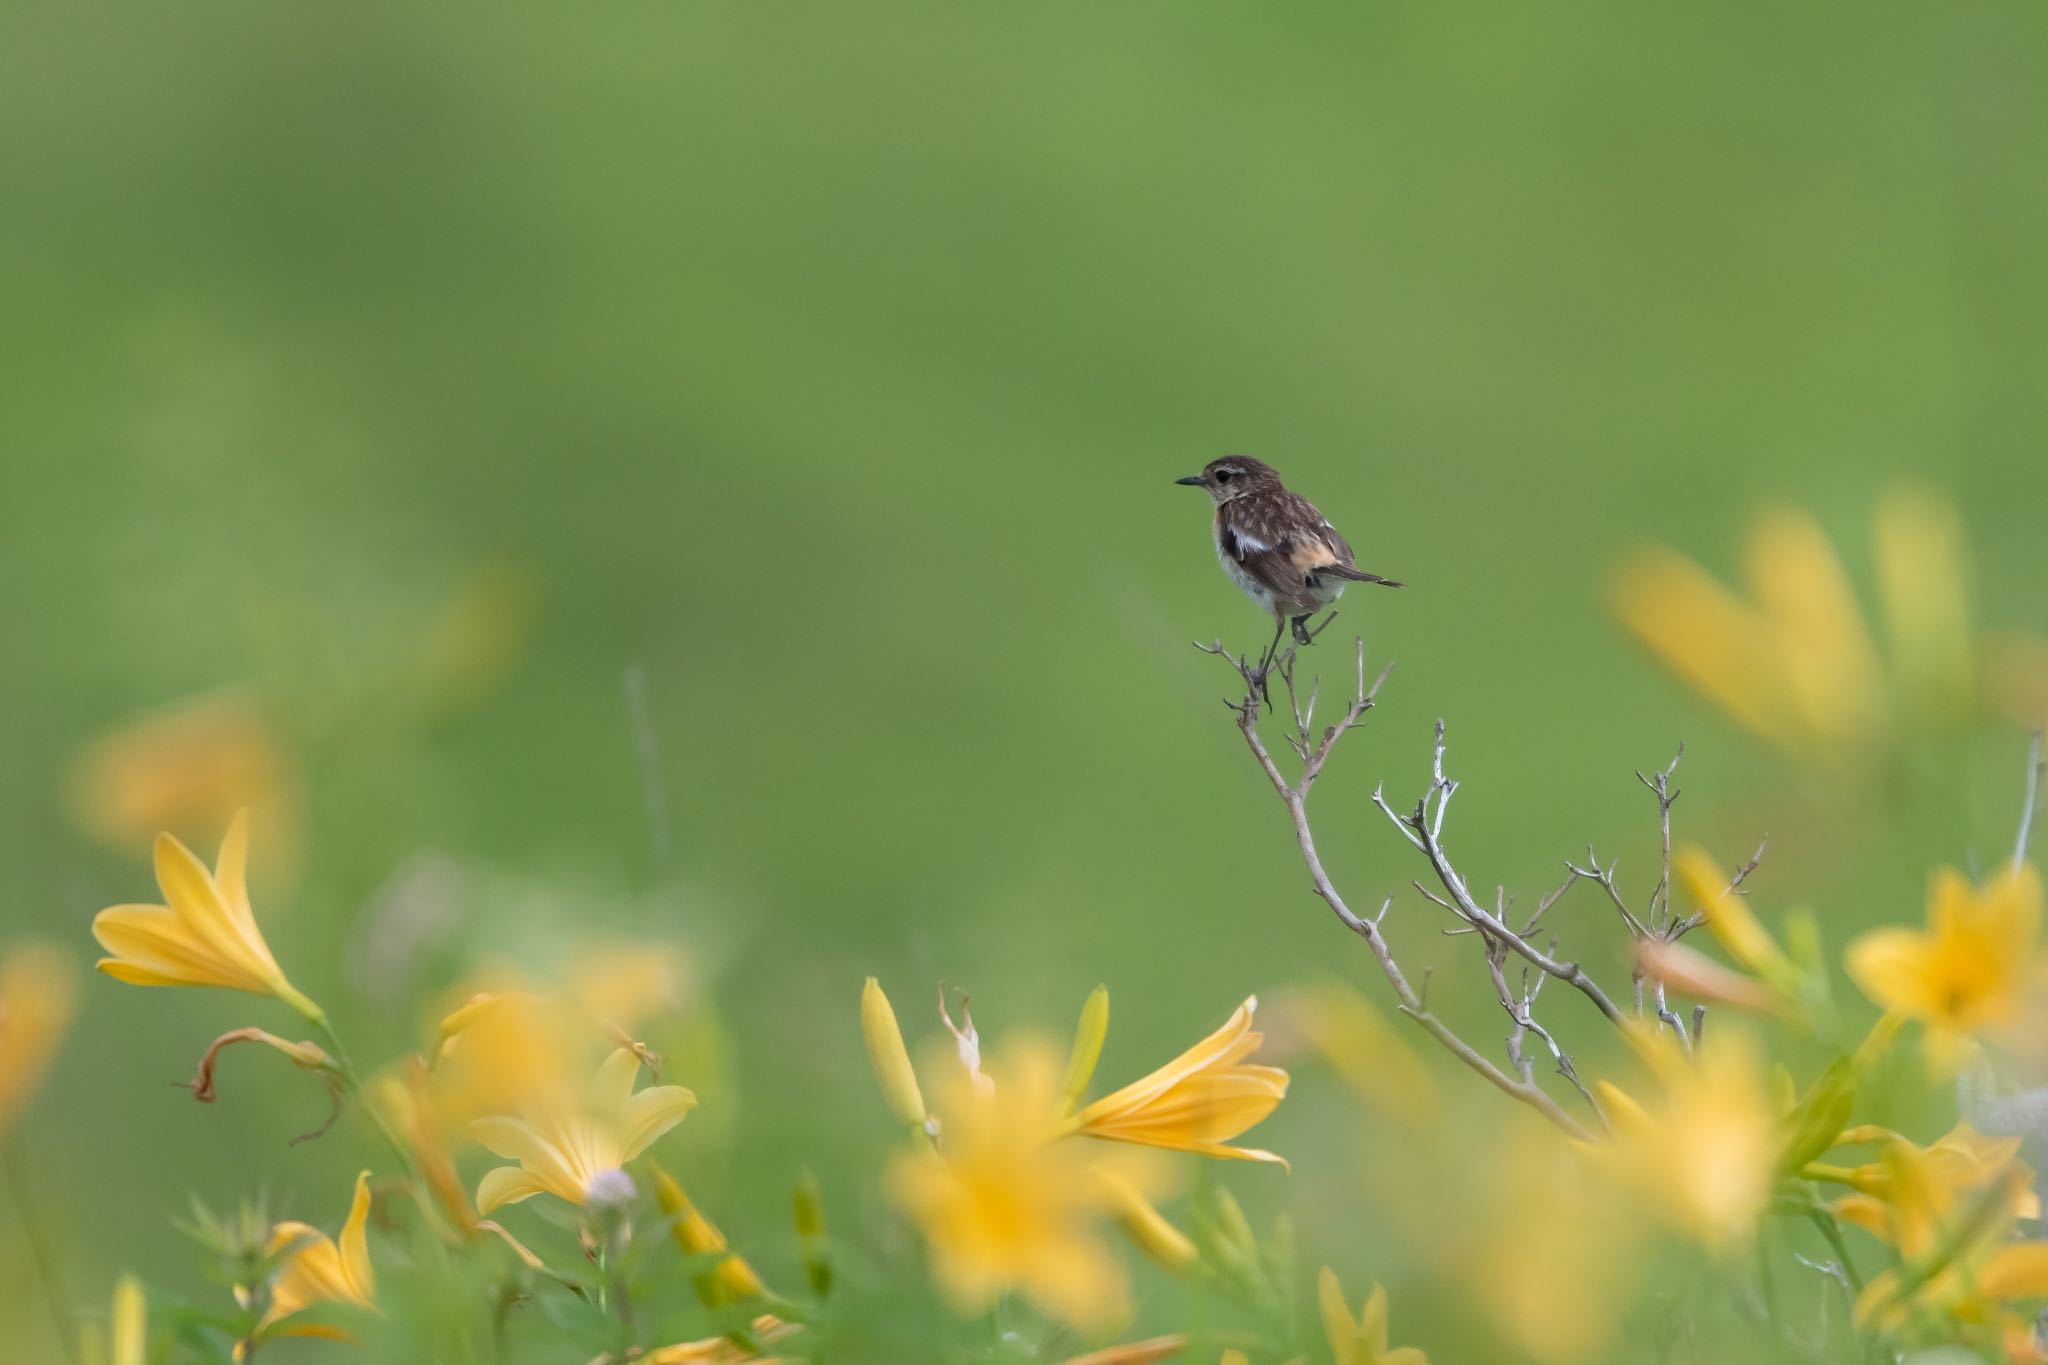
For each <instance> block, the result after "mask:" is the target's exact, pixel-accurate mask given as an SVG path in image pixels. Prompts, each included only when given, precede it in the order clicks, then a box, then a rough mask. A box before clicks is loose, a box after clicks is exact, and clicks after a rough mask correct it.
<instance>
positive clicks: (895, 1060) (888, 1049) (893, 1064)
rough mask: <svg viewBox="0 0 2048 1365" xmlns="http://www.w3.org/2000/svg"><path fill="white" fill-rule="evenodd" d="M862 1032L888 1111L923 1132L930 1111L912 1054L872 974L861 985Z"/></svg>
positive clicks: (893, 1011) (894, 1015) (893, 1012)
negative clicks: (904, 1042)
mask: <svg viewBox="0 0 2048 1365" xmlns="http://www.w3.org/2000/svg"><path fill="white" fill-rule="evenodd" d="M860 1031H861V1033H862V1035H863V1036H864V1037H865V1038H866V1039H867V1044H868V1064H869V1065H870V1066H872V1067H874V1069H875V1081H876V1083H877V1084H879V1085H880V1086H881V1087H882V1099H883V1101H884V1102H885V1103H886V1104H887V1105H888V1106H889V1112H890V1113H892V1114H894V1115H895V1116H896V1117H897V1119H898V1120H900V1121H901V1122H902V1123H904V1124H906V1125H908V1126H909V1127H912V1128H916V1129H918V1130H919V1131H921V1132H922V1131H924V1130H925V1120H926V1117H927V1115H928V1114H929V1113H930V1111H929V1110H927V1109H926V1108H925V1107H924V1095H923V1094H922V1093H921V1092H920V1091H919V1090H918V1088H917V1072H916V1071H914V1070H912V1069H911V1065H910V1054H909V1053H908V1052H907V1051H905V1050H904V1047H903V1031H902V1030H901V1029H899V1028H897V1027H896V1011H895V1010H894V1009H892V1008H890V1005H889V997H888V996H886V995H884V994H882V986H881V983H880V982H878V981H876V980H875V978H873V977H872V976H871V977H869V978H868V980H867V984H866V985H865V986H863V987H861V992H860Z"/></svg>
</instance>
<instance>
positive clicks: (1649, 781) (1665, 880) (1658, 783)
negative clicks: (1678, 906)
mask: <svg viewBox="0 0 2048 1365" xmlns="http://www.w3.org/2000/svg"><path fill="white" fill-rule="evenodd" d="M1684 758H1685V746H1684V745H1683V744H1681V745H1679V746H1678V752H1677V753H1676V754H1674V755H1673V756H1672V759H1671V762H1670V763H1668V764H1666V765H1665V766H1664V768H1663V770H1662V771H1661V772H1658V773H1656V774H1654V775H1650V776H1645V775H1644V774H1642V773H1640V772H1639V773H1637V774H1636V781H1638V782H1640V783H1642V784H1643V785H1644V786H1645V787H1648V788H1649V789H1650V791H1651V793H1652V794H1653V795H1655V796H1656V798H1657V826H1658V831H1659V833H1660V834H1661V836H1662V845H1663V860H1662V863H1661V870H1660V872H1659V874H1658V876H1657V885H1656V888H1655V889H1654V890H1652V891H1651V892H1650V904H1649V914H1650V923H1651V924H1652V925H1654V926H1656V927H1657V928H1659V929H1662V928H1663V927H1664V926H1665V925H1666V924H1668V923H1669V922H1670V920H1671V803H1672V802H1674V801H1676V800H1677V799H1678V793H1677V792H1675V791H1673V790H1672V789H1671V774H1673V773H1675V772H1677V771H1678V765H1679V763H1680V762H1681V761H1682V760H1683V759H1684Z"/></svg>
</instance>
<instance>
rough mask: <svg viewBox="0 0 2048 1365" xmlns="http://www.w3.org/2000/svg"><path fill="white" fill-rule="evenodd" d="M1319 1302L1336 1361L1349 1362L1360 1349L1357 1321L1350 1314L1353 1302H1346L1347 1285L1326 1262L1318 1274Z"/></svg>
mask: <svg viewBox="0 0 2048 1365" xmlns="http://www.w3.org/2000/svg"><path fill="white" fill-rule="evenodd" d="M1316 1306H1317V1308H1318V1309H1319V1310H1320V1311H1321V1312H1322V1315H1323V1336H1324V1338H1325V1339H1327V1340H1328V1341H1329V1343H1330V1354H1331V1355H1333V1356H1335V1357H1336V1358H1337V1365H1348V1362H1349V1361H1351V1360H1352V1358H1353V1356H1354V1354H1355V1353H1356V1352H1357V1350H1358V1323H1357V1322H1356V1321H1354V1320H1353V1319H1352V1317H1351V1305H1349V1304H1347V1303H1346V1302H1344V1286H1343V1285H1342V1284H1340V1283H1338V1280H1337V1272H1336V1271H1334V1270H1332V1269H1330V1267H1328V1266H1324V1267H1323V1268H1322V1270H1321V1272H1320V1273H1318V1274H1317V1276H1316Z"/></svg>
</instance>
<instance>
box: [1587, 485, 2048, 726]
mask: <svg viewBox="0 0 2048 1365" xmlns="http://www.w3.org/2000/svg"><path fill="white" fill-rule="evenodd" d="M1963 544H1964V533H1963V528H1962V524H1961V521H1960V519H1959V518H1958V517H1957V515H1956V513H1955V509H1954V508H1953V507H1952V506H1950V505H1949V504H1948V503H1947V502H1946V501H1944V500H1943V499H1941V498H1940V497H1939V496H1937V495H1935V494H1933V493H1931V492H1929V491H1927V490H1925V489H1919V488H1913V487H1902V488H1897V489H1893V490H1892V491H1890V492H1888V493H1887V494H1886V495H1885V496H1884V497H1882V498H1881V499H1880V500H1879V501H1878V503H1877V505H1876V507H1875V509H1874V512H1873V517H1872V545H1873V549H1874V557H1875V561H1876V570H1877V572H1876V584H1877V596H1878V604H1879V607H1880V615H1881V618H1882V620H1883V622H1884V625H1885V635H1886V643H1887V646H1888V649H1887V654H1888V659H1884V660H1881V659H1880V657H1879V654H1878V651H1877V649H1876V648H1875V646H1874V645H1873V644H1872V642H1871V632H1870V629H1869V627H1868V625H1867V624H1866V617H1865V614H1864V612H1863V610H1862V608H1861V607H1860V605H1859V604H1858V602H1857V599H1856V594H1855V592H1854V590H1853V589H1852V588H1851V586H1850V583H1849V577H1848V574H1847V572H1846V571H1845V570H1844V569H1843V567H1842V562H1841V559H1840V558H1839V556H1837V555H1836V553H1835V550H1834V548H1833V546H1832V545H1831V544H1830V543H1829V541H1828V539H1827V536H1826V535H1825V534H1824V533H1823V532H1822V531H1821V529H1820V527H1819V525H1818V524H1817V523H1816V522H1815V521H1814V520H1813V518H1812V517H1810V516H1808V515H1807V514H1806V513H1804V512H1801V511H1798V510H1795V509H1789V508H1780V509H1776V510H1773V511H1769V512H1766V513H1765V514H1764V515H1763V516H1761V517H1759V518H1758V519H1757V521H1756V522H1755V524H1754V525H1753V527H1752V529H1751V532H1750V539H1749V544H1748V547H1747V553H1746V555H1745V561H1744V566H1743V568H1744V577H1745V579H1746V581H1747V585H1748V588H1749V596H1748V597H1747V598H1745V597H1742V596H1739V595H1737V594H1736V593H1734V592H1731V591H1730V590H1729V589H1728V588H1726V587H1724V586H1723V585H1722V584H1721V583H1720V582H1718V581H1716V580H1715V579H1714V578H1713V577H1712V576H1710V575H1709V574H1707V573H1706V571H1705V570H1703V569H1701V568H1700V567H1699V566H1698V565H1697V564H1694V563H1693V562H1692V561H1691V560H1689V559H1686V558H1685V557H1684V556H1682V555H1679V554H1677V553H1675V552H1673V551H1671V550H1668V549H1665V548H1663V547H1661V546H1659V547H1652V548H1648V549H1644V550H1640V551H1637V552H1636V553H1634V554H1633V555H1631V556H1629V557H1628V558H1626V559H1624V560H1623V561H1622V562H1621V563H1620V564H1619V565H1618V566H1617V567H1616V571H1615V573H1614V575H1613V578H1612V581H1611V589H1610V595H1611V601H1612V604H1613V609H1614V612H1615V615H1616V617H1617V618H1618V619H1619V620H1620V621H1621V624H1622V625H1623V626H1624V627H1625V628H1626V629H1627V630H1628V631H1629V632H1630V633H1631V634H1633V635H1634V636H1635V637H1636V639H1637V640H1638V641H1639V642H1640V643H1641V644H1642V645H1643V646H1644V647H1645V648H1646V649H1648V650H1649V652H1650V654H1651V655H1652V656H1653V657H1654V658H1656V660H1657V661H1658V662H1659V663H1661V664H1662V665H1664V667H1665V668H1667V669H1669V670H1670V671H1671V672H1672V673H1674V674H1676V675H1677V676H1678V677H1679V679H1680V680H1682V681H1683V682H1685V683H1686V684H1687V685H1688V686H1690V687H1691V688H1692V689H1693V690H1694V691H1696V692H1698V693H1699V694H1700V695H1701V696H1703V697H1704V698H1706V699H1707V700H1708V701H1709V702H1711V703H1713V704H1714V705H1715V706H1716V707H1718V708H1719V709H1720V710H1722V711H1723V712H1725V713H1726V714H1727V715H1728V716H1730V717H1731V718H1732V719H1733V720H1735V721H1736V722H1737V723H1738V724H1740V725H1742V726H1743V727H1744V728H1746V729H1748V730H1750V731H1752V732H1754V733H1755V734H1757V735H1758V736H1760V737H1761V738H1763V739H1764V740H1766V741H1767V742H1769V743H1771V744H1772V745H1774V746H1776V747H1778V748H1780V749H1782V750H1784V751H1786V752H1788V753H1791V754H1793V755H1795V756H1799V757H1803V758H1810V759H1819V760H1824V761H1828V762H1834V763H1842V762H1849V761H1853V760H1855V759H1856V758H1857V757H1858V756H1859V753H1860V751H1862V750H1863V749H1866V748H1868V747H1869V746H1870V744H1871V743H1872V741H1875V740H1881V739H1884V738H1886V737H1887V736H1888V734H1889V733H1890V732H1891V731H1892V730H1894V729H1895V728H1896V727H1898V726H1899V725H1900V724H1901V723H1902V722H1903V721H1905V720H1907V719H1921V718H1928V719H1931V720H1933V721H1935V722H1937V723H1941V722H1954V721H1958V720H1967V719H1970V718H1972V717H1973V716H1974V715H1976V714H1978V713H1980V712H1981V711H1982V710H1983V709H1984V706H1985V703H1986V701H1993V702H1996V701H2000V700H2004V701H2005V702H2006V704H2007V705H2008V706H2009V707H2019V708H2020V709H2022V710H2025V711H2028V713H2029V718H2028V720H2027V721H2026V723H2027V724H2028V725H2029V726H2035V725H2039V724H2040V723H2041V722H2040V716H2041V711H2040V710H2039V707H2038V705H2033V704H2032V703H2035V702H2038V699H2039V698H2040V697H2041V696H2043V695H2048V692H2044V691H2043V685H2042V682H2041V680H2042V679H2043V678H2044V677H2048V649H2044V648H2043V647H2042V646H2041V644H2040V642H2039V641H2038V640H2035V639H2033V638H2031V637H2026V638H2021V639H2016V640H2013V641H2010V642H2008V643H2006V644H2005V645H2003V646H2002V647H1999V648H1997V649H1995V650H1993V651H1988V654H1989V657H1988V659H1987V662H1986V664H1985V665H1984V666H1983V667H1980V665H1979V662H1978V659H1977V655H1978V653H1979V650H1978V648H1977V647H1976V646H1975V645H1974V644H1973V635H1972V629H1971V620H1970V588H1969V566H1968V563H1967V557H1966V555H1965V553H1964V548H1963ZM1980 675H1981V676H1980ZM1980 693H1985V694H1988V695H1986V696H1980Z"/></svg>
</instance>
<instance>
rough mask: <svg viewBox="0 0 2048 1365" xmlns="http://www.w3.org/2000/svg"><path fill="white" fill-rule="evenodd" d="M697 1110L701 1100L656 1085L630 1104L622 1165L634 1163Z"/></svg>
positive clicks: (686, 1092)
mask: <svg viewBox="0 0 2048 1365" xmlns="http://www.w3.org/2000/svg"><path fill="white" fill-rule="evenodd" d="M696 1107H697V1097H696V1095H695V1094H693V1093H691V1092H690V1091H689V1090H686V1089H684V1088H683V1087H682V1086H680V1085H652V1086H649V1087H648V1088H647V1089H645V1090H643V1091H641V1092H640V1093H639V1094H637V1095H635V1096H633V1098H632V1099H630V1100H628V1101H626V1121H625V1127H624V1130H623V1132H622V1133H621V1144H620V1155H619V1159H620V1160H621V1161H631V1160H632V1159H633V1158H634V1157H636V1156H638V1155H640V1153H642V1152H644V1151H646V1150H647V1148H648V1147H649V1146H650V1145H651V1144H652V1143H653V1142H654V1140H655V1139H656V1138H658V1137H660V1136H661V1135H662V1134H663V1133H666V1132H667V1131H668V1130H669V1129H671V1128H673V1127H675V1126H676V1125H677V1124H679V1123H681V1122H682V1121H683V1117H684V1115H686V1114H688V1113H689V1112H690V1111H691V1110H692V1109H695V1108H696Z"/></svg>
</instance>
